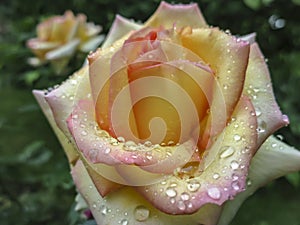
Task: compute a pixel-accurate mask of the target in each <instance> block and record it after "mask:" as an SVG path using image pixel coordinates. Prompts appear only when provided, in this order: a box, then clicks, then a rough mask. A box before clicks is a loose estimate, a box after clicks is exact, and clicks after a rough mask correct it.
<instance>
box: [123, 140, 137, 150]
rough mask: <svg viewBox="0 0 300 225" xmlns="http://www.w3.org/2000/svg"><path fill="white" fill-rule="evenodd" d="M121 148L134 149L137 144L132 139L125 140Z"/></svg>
mask: <svg viewBox="0 0 300 225" xmlns="http://www.w3.org/2000/svg"><path fill="white" fill-rule="evenodd" d="M123 149H124V150H127V151H136V150H137V146H136V144H135V143H134V142H133V141H126V142H125V144H124V145H123Z"/></svg>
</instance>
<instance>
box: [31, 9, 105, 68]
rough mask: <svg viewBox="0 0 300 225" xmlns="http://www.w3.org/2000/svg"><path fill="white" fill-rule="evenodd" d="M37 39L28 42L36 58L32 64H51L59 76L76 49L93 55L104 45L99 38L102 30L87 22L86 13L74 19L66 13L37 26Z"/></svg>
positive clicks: (101, 37) (70, 14)
mask: <svg viewBox="0 0 300 225" xmlns="http://www.w3.org/2000/svg"><path fill="white" fill-rule="evenodd" d="M36 30H37V37H36V38H32V39H29V40H28V41H27V43H26V44H27V46H28V48H30V49H31V51H32V52H33V53H34V54H35V55H36V57H37V58H31V59H30V60H29V63H30V64H32V65H40V64H42V63H44V62H51V64H52V65H53V66H54V68H55V70H56V72H57V73H59V72H60V71H61V69H62V68H63V67H64V66H65V65H66V64H67V63H68V61H69V59H70V57H71V56H72V55H73V54H74V53H75V51H76V50H79V51H82V52H85V53H87V52H90V51H92V50H95V49H96V47H97V46H99V44H100V43H101V42H102V40H103V38H104V37H103V35H98V34H99V33H100V32H101V30H102V28H101V26H97V25H95V24H93V23H87V22H86V16H85V15H84V14H78V15H77V16H76V17H75V16H74V14H73V12H72V11H66V12H65V14H64V15H63V16H52V17H50V18H48V19H46V20H44V21H43V22H41V23H39V24H38V25H37V29H36Z"/></svg>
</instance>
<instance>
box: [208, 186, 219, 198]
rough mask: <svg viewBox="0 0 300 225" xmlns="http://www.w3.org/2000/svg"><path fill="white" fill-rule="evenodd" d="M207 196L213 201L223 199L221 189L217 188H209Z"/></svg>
mask: <svg viewBox="0 0 300 225" xmlns="http://www.w3.org/2000/svg"><path fill="white" fill-rule="evenodd" d="M207 194H208V196H209V197H211V198H212V199H215V200H218V199H220V198H221V192H220V190H219V188H217V187H212V188H209V189H208V190H207Z"/></svg>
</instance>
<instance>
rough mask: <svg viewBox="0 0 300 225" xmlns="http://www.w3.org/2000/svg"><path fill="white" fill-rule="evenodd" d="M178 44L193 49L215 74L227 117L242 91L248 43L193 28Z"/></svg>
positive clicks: (210, 30)
mask: <svg viewBox="0 0 300 225" xmlns="http://www.w3.org/2000/svg"><path fill="white" fill-rule="evenodd" d="M182 44H183V46H184V47H186V48H188V49H190V50H191V51H193V52H195V53H196V54H197V55H198V56H199V57H200V58H201V59H202V60H203V61H204V62H205V63H207V64H208V65H209V66H210V68H211V69H212V70H213V72H214V73H215V76H216V78H217V80H218V83H219V85H220V87H221V90H222V93H223V96H224V99H225V104H226V109H227V110H226V112H227V115H226V117H227V118H229V117H230V116H231V113H232V111H233V109H234V106H235V105H236V103H237V101H238V100H239V98H240V95H241V93H242V89H243V85H244V80H245V73H246V68H247V61H248V55H249V44H248V43H247V42H244V41H238V39H236V38H234V37H232V36H230V35H228V34H226V33H224V32H222V31H220V30H218V29H216V28H215V29H193V32H192V33H191V34H187V35H183V36H182ZM216 101H217V99H216ZM212 107H214V106H212Z"/></svg>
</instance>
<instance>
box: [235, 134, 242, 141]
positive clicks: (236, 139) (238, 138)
mask: <svg viewBox="0 0 300 225" xmlns="http://www.w3.org/2000/svg"><path fill="white" fill-rule="evenodd" d="M233 139H234V140H235V141H239V140H241V136H240V135H238V134H235V135H233Z"/></svg>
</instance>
